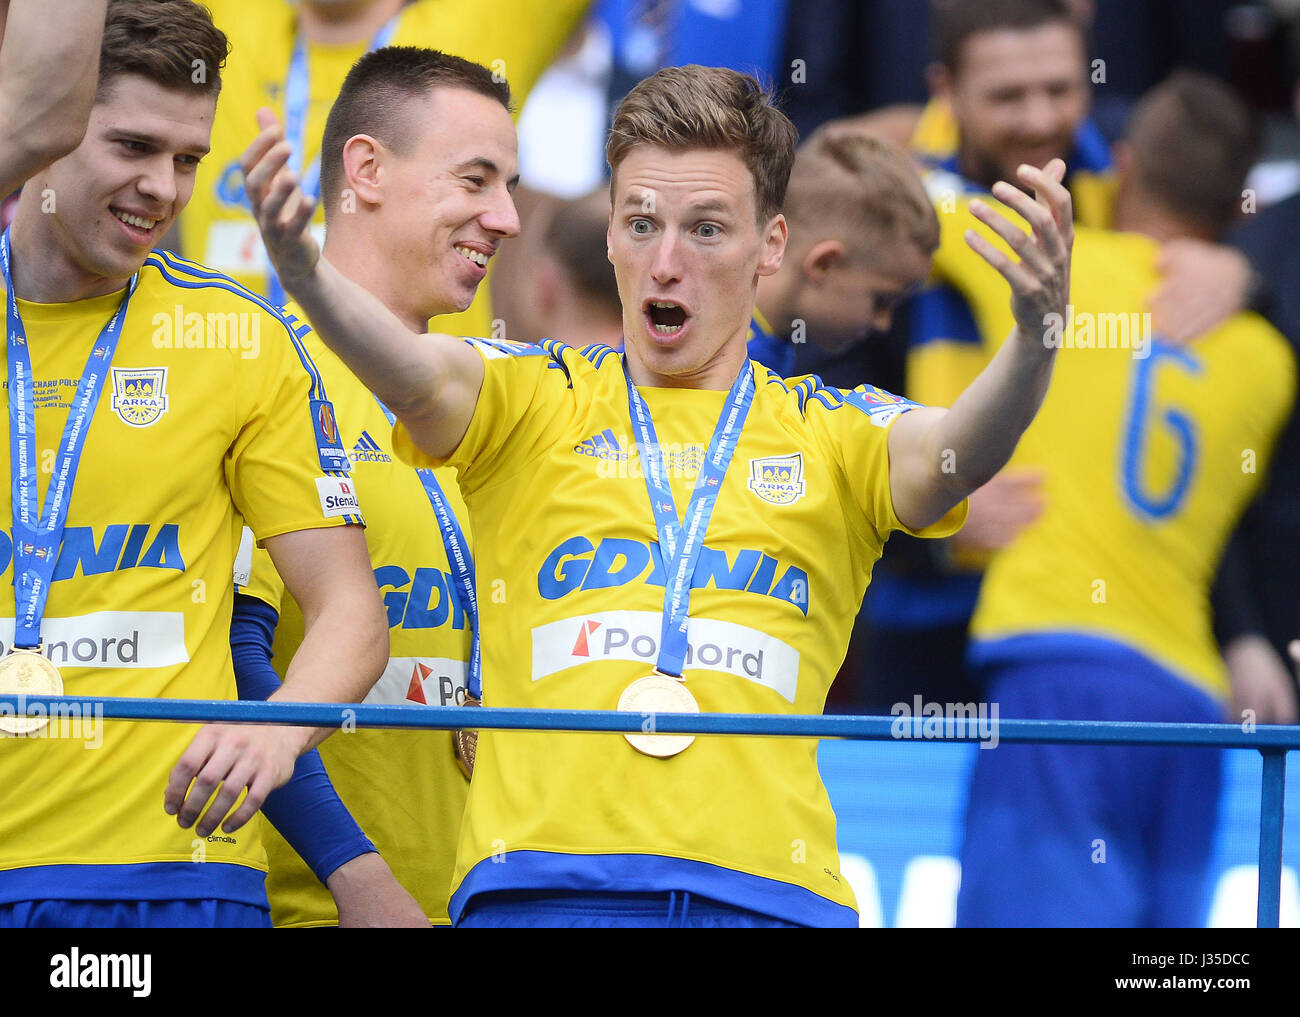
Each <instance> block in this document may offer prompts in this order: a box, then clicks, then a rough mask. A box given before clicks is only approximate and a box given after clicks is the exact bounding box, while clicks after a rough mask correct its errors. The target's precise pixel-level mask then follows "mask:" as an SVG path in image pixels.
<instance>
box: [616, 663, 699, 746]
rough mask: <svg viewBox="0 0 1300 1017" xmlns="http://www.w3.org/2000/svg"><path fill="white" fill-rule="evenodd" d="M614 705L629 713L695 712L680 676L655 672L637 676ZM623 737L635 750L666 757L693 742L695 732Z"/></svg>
mask: <svg viewBox="0 0 1300 1017" xmlns="http://www.w3.org/2000/svg"><path fill="white" fill-rule="evenodd" d="M618 708H619V709H620V710H623V711H625V712H629V713H699V712H700V704H699V703H697V702H696V701H695V697H694V696H693V695H691V693H690V690H689V689H688V688H687V687H686V681H685V679H683V678H674V677H672V676H671V675H666V674H661V673H660V672H658V671H656V672H654V673H653V674H651V675H647V676H646V677H645V678H638V679H637V680H636V681H634V682H633V683H632V684H631V685H629V686H628V687H627V688H625V689H624V690H623V694H622V695H621V696H619V697H618ZM623 737H624V738H626V739H627V740H628V743H629V744H630V745H631V746H632V748H634V749H636V750H637V752H641V753H644V754H645V755H647V756H655V757H657V758H659V759H667V758H668V757H669V756H675V755H677V754H678V753H679V752H685V751H686V750H687V749H688V748H690V745H691V742H693V741H695V735H675V734H624V735H623Z"/></svg>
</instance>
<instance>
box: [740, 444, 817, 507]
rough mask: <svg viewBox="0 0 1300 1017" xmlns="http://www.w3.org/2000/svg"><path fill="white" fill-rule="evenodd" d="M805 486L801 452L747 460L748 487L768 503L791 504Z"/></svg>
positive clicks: (803, 490)
mask: <svg viewBox="0 0 1300 1017" xmlns="http://www.w3.org/2000/svg"><path fill="white" fill-rule="evenodd" d="M806 486H807V485H805V483H804V479H803V455H802V453H799V452H796V453H795V454H794V455H789V456H767V457H766V458H764V459H751V460H750V461H749V489H750V490H751V491H753V492H754V493H755V494H756V495H758V496H759V497H760V498H762V499H763V500H764V501H765V502H767V503H768V504H769V505H793V504H794V503H795V502H797V501H798V500H799V499H800V498H802V497H803V496H804V492H805V490H806Z"/></svg>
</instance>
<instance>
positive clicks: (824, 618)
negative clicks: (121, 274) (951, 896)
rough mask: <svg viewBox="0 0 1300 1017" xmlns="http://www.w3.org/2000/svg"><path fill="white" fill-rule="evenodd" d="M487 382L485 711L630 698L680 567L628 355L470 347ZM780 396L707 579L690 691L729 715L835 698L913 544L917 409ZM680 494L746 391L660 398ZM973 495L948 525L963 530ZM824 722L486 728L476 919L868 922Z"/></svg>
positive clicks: (470, 466)
mask: <svg viewBox="0 0 1300 1017" xmlns="http://www.w3.org/2000/svg"><path fill="white" fill-rule="evenodd" d="M469 341H470V342H471V343H472V344H473V345H474V347H475V348H476V349H477V350H478V351H479V353H480V354H481V355H482V356H483V359H484V368H485V377H484V381H483V386H482V389H481V391H480V393H479V397H478V403H477V406H476V408H475V411H474V416H473V419H472V421H471V423H470V426H469V429H468V431H467V433H466V434H465V437H464V439H463V440H462V441H461V443H460V446H459V447H458V448H457V449H456V451H455V453H454V454H453V455H452V456H451V457H450V458H449V459H448V460H447V462H446V463H445V464H444V463H442V462H438V461H434V460H430V459H429V458H428V457H427V456H425V455H424V454H422V453H420V452H419V451H418V450H417V449H416V448H415V447H414V446H413V444H412V442H411V440H410V438H409V436H408V435H407V434H406V432H405V431H404V429H403V428H402V427H401V425H400V424H399V425H398V427H397V428H396V430H395V432H394V448H395V449H396V450H397V452H398V454H399V455H400V456H402V457H403V458H404V459H406V460H407V461H409V462H412V463H414V464H416V465H421V466H424V465H435V466H441V465H448V466H452V467H454V468H455V469H456V470H457V472H458V475H459V478H460V482H461V491H462V493H463V494H464V496H465V500H466V502H467V504H468V505H469V509H470V518H471V522H472V525H473V528H474V533H475V539H476V542H477V543H476V549H475V555H476V565H477V570H478V589H479V602H480V620H481V625H482V639H483V654H484V657H483V667H484V676H483V688H484V699H485V703H486V704H487V705H490V706H499V707H528V708H536V709H554V708H575V709H606V710H607V709H614V708H615V707H616V706H617V703H618V701H619V696H620V695H621V693H622V692H623V690H624V689H625V688H627V686H628V685H629V684H631V683H632V682H633V681H635V680H637V679H639V678H642V677H644V676H646V675H647V674H649V673H650V671H651V669H652V668H653V667H654V666H655V662H656V659H657V644H658V641H659V638H660V626H661V618H662V612H663V602H664V589H665V568H664V563H663V561H662V559H661V555H660V550H659V543H658V537H657V530H656V526H655V522H654V515H653V514H652V511H651V506H650V504H649V497H648V495H647V491H646V485H645V481H644V479H643V477H642V473H641V460H640V458H639V456H638V454H637V452H636V442H635V439H634V438H633V429H632V422H631V418H630V414H629V409H628V394H627V388H626V381H625V375H624V369H623V360H622V358H621V357H620V356H619V355H618V354H617V353H616V352H614V351H613V350H611V349H609V348H608V347H604V346H593V347H588V348H586V349H584V350H582V351H581V352H580V351H578V350H576V349H573V348H570V347H568V346H565V345H563V344H562V343H558V342H554V341H547V342H546V343H544V344H543V345H542V346H541V347H536V346H523V345H515V344H509V343H493V342H488V341H485V340H469ZM751 366H752V369H753V371H754V377H755V381H756V383H757V391H756V393H755V395H754V404H753V407H752V412H750V414H749V417H748V420H747V423H746V424H745V427H744V430H743V432H742V433H741V435H740V438H739V443H738V445H737V447H736V451H735V456H734V459H733V460H732V463H731V467H730V469H729V471H728V472H727V474H726V476H725V478H724V479H723V480H722V482H721V484H720V486H719V490H718V495H717V502H716V510H715V511H714V513H713V516H712V521H711V522H710V523H709V526H708V528H707V531H706V533H705V534H704V538H703V543H704V547H703V550H702V553H701V557H700V560H699V563H698V566H697V567H696V569H695V571H694V574H693V580H692V596H691V601H690V622H689V631H688V638H689V646H690V649H689V653H688V658H687V663H686V675H687V679H688V681H687V687H688V688H689V690H690V691H691V692H692V693H693V695H694V696H695V698H696V700H698V702H699V704H700V707H701V709H702V710H705V711H710V712H737V713H772V714H809V713H820V712H821V711H822V709H823V706H824V704H825V700H826V693H827V690H828V689H829V687H830V684H831V681H832V680H833V679H834V677H835V674H836V672H837V670H838V668H839V665H840V663H841V661H842V659H843V656H844V652H845V647H846V644H847V640H848V634H849V629H850V626H851V625H852V623H853V618H854V616H855V615H856V613H857V610H858V605H859V604H860V603H861V600H862V593H863V590H864V589H865V588H866V585H867V583H868V581H869V579H870V576H871V570H872V566H873V565H874V563H875V561H876V560H877V559H878V558H879V557H880V553H881V550H882V548H883V546H884V542H885V540H886V538H887V537H888V535H889V534H890V533H891V532H892V531H894V530H899V529H904V527H903V525H902V524H901V522H900V521H899V519H898V517H897V515H896V514H895V511H894V506H893V501H892V497H891V493H890V486H889V457H888V448H887V445H888V426H889V425H890V423H891V422H892V421H893V420H894V419H896V418H897V417H898V416H899V415H900V414H901V413H904V412H906V411H907V410H909V409H911V408H912V407H913V405H914V404H911V403H908V402H906V401H904V400H902V399H899V398H898V397H896V396H893V395H890V394H889V393H886V392H883V391H881V390H879V389H876V388H874V387H872V386H869V385H863V386H859V387H858V388H856V389H853V390H851V391H844V390H838V389H828V388H824V387H822V386H821V385H820V384H819V382H818V379H816V378H815V377H807V378H803V379H796V380H792V381H788V382H787V381H784V380H782V379H781V378H778V377H777V376H775V375H774V374H772V373H771V372H770V371H768V370H767V369H766V368H764V367H762V366H761V365H757V364H753V363H752V362H751ZM640 392H641V395H642V396H643V398H644V399H645V402H646V403H647V405H648V406H649V409H650V411H651V412H652V414H653V416H654V420H655V426H656V429H657V432H658V440H659V444H660V447H661V450H662V451H663V456H664V462H665V464H666V467H667V472H668V474H669V478H670V484H671V488H672V491H673V495H674V498H675V500H676V501H677V504H678V505H679V506H685V505H686V504H687V503H688V501H689V496H690V490H691V488H692V487H693V485H694V481H695V478H696V475H697V474H698V472H699V469H700V465H701V463H702V461H703V459H704V456H705V449H706V446H707V444H708V441H709V436H710V435H711V433H712V432H713V429H714V426H715V424H716V422H717V420H718V416H719V413H720V411H721V408H722V405H723V402H724V400H725V399H726V396H727V394H726V393H725V392H715V391H702V390H694V389H658V388H643V389H640ZM964 517H965V505H964V503H963V504H962V505H960V506H958V507H956V508H954V509H953V510H952V512H950V513H949V514H948V515H947V516H946V517H945V518H944V519H943V520H941V521H940V522H938V523H936V524H935V525H933V526H931V527H928V528H927V529H926V530H925V531H924V532H925V535H928V536H944V535H947V534H948V533H951V532H953V531H954V530H955V529H956V528H957V527H958V526H959V525H960V523H961V521H962V520H963V519H964ZM816 750H817V745H816V741H815V740H811V739H784V738H782V739H763V738H709V737H701V738H698V739H697V740H696V741H695V743H694V744H692V745H691V747H690V748H688V749H687V750H686V751H685V752H683V753H682V754H681V755H678V756H675V757H673V758H671V759H654V758H651V757H648V756H643V755H641V754H639V753H638V752H636V751H634V750H633V749H632V748H631V746H629V745H628V744H627V743H626V741H625V740H623V739H622V738H621V737H619V736H617V735H605V734H568V733H553V732H552V733H546V732H494V731H484V732H482V733H481V735H480V737H479V745H478V758H477V764H476V768H475V772H474V780H473V783H472V785H471V787H470V799H469V805H468V808H467V812H466V817H465V823H464V825H463V827H462V831H461V839H460V850H459V853H458V857H457V863H456V873H455V877H454V879H453V884H452V886H453V892H452V907H451V911H452V917H453V920H454V919H455V918H456V917H457V916H458V915H459V914H460V912H461V911H462V910H463V909H464V907H465V904H466V902H467V900H469V898H471V897H472V896H474V895H475V894H478V893H483V892H489V891H496V890H557V889H559V890H565V889H571V890H578V891H594V890H606V889H617V890H619V891H621V892H636V891H651V890H670V889H671V890H685V891H688V892H692V893H699V894H702V895H704V896H708V897H711V898H714V899H717V900H721V901H723V902H726V903H732V904H737V905H741V906H744V907H747V908H751V909H753V910H757V911H760V912H763V913H767V914H770V915H773V916H775V917H778V918H784V919H786V920H790V921H795V922H802V923H806V924H812V925H835V924H839V925H856V915H855V914H854V911H853V908H854V901H853V894H852V891H851V890H850V889H849V886H848V884H847V882H846V881H845V880H844V878H843V877H842V876H841V874H840V872H839V858H838V854H837V850H836V840H835V817H834V814H833V813H832V811H831V807H830V802H829V800H828V799H827V796H826V791H825V788H824V787H823V786H822V782H821V778H820V776H819V774H818V770H817V759H816V754H817V753H816Z"/></svg>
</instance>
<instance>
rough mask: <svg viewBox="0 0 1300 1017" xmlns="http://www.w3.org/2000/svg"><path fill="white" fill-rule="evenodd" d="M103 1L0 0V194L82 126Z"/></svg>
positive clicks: (59, 150)
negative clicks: (0, 36) (52, 3)
mask: <svg viewBox="0 0 1300 1017" xmlns="http://www.w3.org/2000/svg"><path fill="white" fill-rule="evenodd" d="M107 7H108V0H61V2H60V3H59V4H58V5H57V13H55V12H54V11H52V10H51V6H50V4H49V3H48V2H47V0H0V27H2V28H3V35H4V41H3V43H0V198H2V197H4V196H5V195H7V194H9V193H11V192H12V191H16V190H17V189H18V188H19V187H21V186H22V185H23V181H25V180H27V179H29V178H30V177H32V176H33V175H35V174H36V173H38V172H39V171H40V170H42V169H43V168H44V167H46V166H48V165H49V164H50V163H52V162H55V161H56V160H58V159H61V158H63V156H65V155H67V154H68V153H69V152H71V151H72V150H73V149H74V148H76V147H77V146H78V145H79V144H81V139H82V137H83V136H84V135H85V133H86V123H87V121H88V120H89V118H90V108H91V106H92V105H93V104H94V101H95V86H96V83H97V81H98V79H99V44H100V40H101V39H102V37H103V35H104V12H105V10H106V9H107Z"/></svg>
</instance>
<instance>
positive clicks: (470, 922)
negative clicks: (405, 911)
mask: <svg viewBox="0 0 1300 1017" xmlns="http://www.w3.org/2000/svg"><path fill="white" fill-rule="evenodd" d="M456 928H458V929H610V928H617V929H797V928H801V926H798V925H795V924H794V923H793V922H787V921H783V920H781V919H780V918H771V917H769V916H768V915H762V914H759V913H758V912H756V911H748V910H746V909H745V908H739V907H734V906H733V905H731V904H723V903H722V902H720V901H716V900H711V899H710V898H708V897H701V896H699V895H698V894H693V893H686V892H685V891H676V892H670V893H571V892H567V891H543V892H535V891H531V890H529V891H524V890H519V891H513V890H499V891H493V892H491V893H480V894H476V895H475V896H474V897H472V898H471V899H470V902H469V904H468V905H467V906H466V908H465V913H464V914H463V915H462V916H461V919H460V921H459V922H457V923H456Z"/></svg>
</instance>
